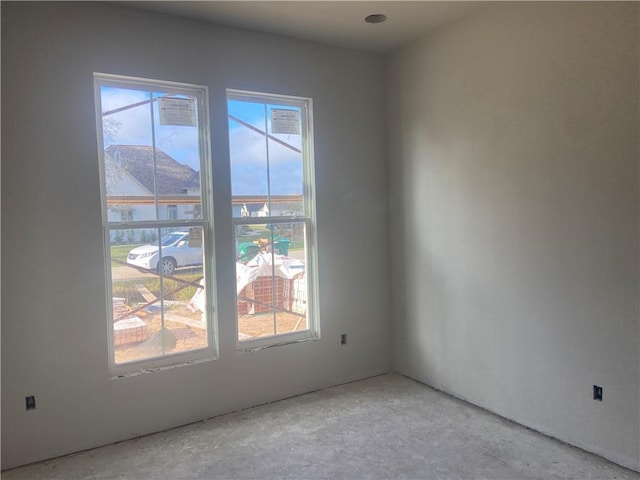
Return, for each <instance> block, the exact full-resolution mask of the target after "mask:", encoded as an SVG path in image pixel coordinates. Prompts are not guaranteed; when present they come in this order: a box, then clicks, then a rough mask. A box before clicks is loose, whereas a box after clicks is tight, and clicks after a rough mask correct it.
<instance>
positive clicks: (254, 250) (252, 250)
mask: <svg viewBox="0 0 640 480" xmlns="http://www.w3.org/2000/svg"><path fill="white" fill-rule="evenodd" d="M258 250H259V248H258V246H257V245H256V244H255V243H253V242H242V243H240V244H239V245H238V249H237V257H238V260H240V261H241V262H248V261H249V260H251V259H253V257H255V256H256V255H257V254H258Z"/></svg>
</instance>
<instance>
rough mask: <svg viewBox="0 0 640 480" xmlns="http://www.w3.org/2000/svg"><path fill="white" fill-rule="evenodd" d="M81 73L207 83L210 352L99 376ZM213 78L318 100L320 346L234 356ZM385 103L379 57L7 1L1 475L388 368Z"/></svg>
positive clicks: (96, 261)
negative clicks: (156, 367) (184, 363)
mask: <svg viewBox="0 0 640 480" xmlns="http://www.w3.org/2000/svg"><path fill="white" fill-rule="evenodd" d="M93 72H105V73H114V74H123V75H132V76H141V77H148V78H157V79H163V80H172V81H178V82H188V83H195V84H201V85H207V86H208V87H209V93H210V100H211V112H212V113H211V123H212V149H213V157H214V166H213V178H214V180H213V181H214V190H215V194H214V196H215V202H216V204H215V215H216V224H215V231H216V238H215V240H216V253H217V255H218V264H217V280H218V299H219V303H218V305H217V308H218V314H219V320H220V324H219V334H220V359H219V360H216V361H213V362H207V363H202V364H198V365H192V366H188V367H181V368H176V369H172V370H165V371H161V372H155V373H149V374H143V375H139V376H136V377H132V378H126V379H120V380H109V378H108V372H107V355H108V354H107V322H106V320H105V318H104V317H105V314H104V312H105V311H106V304H105V294H104V292H105V273H104V264H103V259H102V237H101V223H100V196H99V179H98V160H97V147H96V132H95V109H94V99H93V77H92V74H93ZM225 88H235V89H247V90H254V91H263V92H270V93H282V94H291V95H299V96H308V97H312V98H313V100H314V124H315V145H316V149H315V158H316V177H317V192H316V193H317V218H318V225H319V231H318V257H319V277H320V285H319V287H320V312H321V332H322V339H321V340H319V341H317V342H306V343H302V344H294V345H288V346H283V347H278V348H271V349H266V350H262V351H259V352H254V353H251V354H244V355H238V354H236V351H235V325H234V319H233V318H234V302H233V299H234V289H235V277H234V275H233V262H234V246H233V242H232V230H231V197H230V185H229V178H230V173H229V167H228V163H227V158H228V143H227V130H226V124H227V120H226V110H225V108H226V107H225ZM384 102H385V99H384V64H383V59H382V58H381V57H380V56H377V55H373V54H364V53H358V52H355V51H351V50H345V49H338V48H333V47H325V46H321V45H318V44H312V43H305V42H300V41H295V40H291V39H287V38H284V37H277V36H271V35H264V34H257V33H250V32H246V31H242V30H236V29H231V28H224V27H214V26H211V25H206V24H204V23H199V22H195V21H188V20H182V19H178V18H171V17H168V16H163V15H156V14H152V13H146V12H140V11H136V10H133V9H128V8H125V7H120V6H115V5H107V4H98V3H91V2H88V3H84V2H77V3H76V2H71V3H56V2H52V3H31V2H24V3H22V2H15V3H6V2H3V3H2V107H3V108H2V116H3V131H2V134H3V135H2V140H3V141H2V157H3V166H2V203H3V205H4V207H5V208H4V212H3V217H2V244H3V245H2V246H3V249H2V267H3V268H2V298H3V300H4V304H3V308H2V314H3V319H2V320H3V321H2V467H3V468H8V467H12V466H16V465H20V464H23V463H27V462H31V461H34V460H39V459H43V458H47V457H52V456H55V455H60V454H64V453H68V452H72V451H77V450H81V449H86V448H89V447H93V446H97V445H102V444H106V443H109V442H113V441H116V440H121V439H124V438H128V437H134V436H137V435H141V434H145V433H149V432H153V431H158V430H161V429H165V428H168V427H173V426H176V425H181V424H184V423H187V422H192V421H196V420H198V419H202V418H205V417H209V416H212V415H217V414H220V413H224V412H229V411H232V410H236V409H239V408H243V407H248V406H252V405H256V404H259V403H263V402H267V401H272V400H276V399H279V398H283V397H287V396H290V395H294V394H298V393H301V392H305V391H309V390H313V389H317V388H321V387H325V386H328V385H333V384H337V383H340V382H344V381H348V380H354V379H358V378H362V377H366V376H370V375H374V374H379V373H383V372H387V371H388V370H389V368H390V345H389V335H390V332H389V320H388V317H389V301H388V297H389V293H388V292H389V281H388V268H387V255H386V252H387V251H388V244H387V231H388V228H387V220H386V218H387V175H386V163H385V138H384V137H385V125H384V114H383V113H384ZM341 333H347V334H348V344H347V345H346V346H341V345H340V334H341ZM26 395H35V396H36V401H37V409H36V410H35V411H30V412H26V411H25V407H24V402H25V400H24V398H25V396H26Z"/></svg>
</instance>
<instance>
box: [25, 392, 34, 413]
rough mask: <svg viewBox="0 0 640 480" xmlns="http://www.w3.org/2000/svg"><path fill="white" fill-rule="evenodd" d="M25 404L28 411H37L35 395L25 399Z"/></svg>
mask: <svg viewBox="0 0 640 480" xmlns="http://www.w3.org/2000/svg"><path fill="white" fill-rule="evenodd" d="M24 403H25V405H26V409H27V410H35V409H36V397H35V396H33V395H29V396H28V397H25V398H24Z"/></svg>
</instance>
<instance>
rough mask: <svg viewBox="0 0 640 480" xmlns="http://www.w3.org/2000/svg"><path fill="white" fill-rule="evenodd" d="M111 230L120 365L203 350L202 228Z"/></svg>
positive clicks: (113, 292)
mask: <svg viewBox="0 0 640 480" xmlns="http://www.w3.org/2000/svg"><path fill="white" fill-rule="evenodd" d="M110 233H111V238H112V239H115V238H122V233H124V234H125V235H126V241H125V242H121V243H117V242H116V241H113V240H112V243H111V247H110V254H111V278H112V285H111V287H112V288H111V293H112V302H113V329H114V330H113V341H114V352H115V362H116V364H120V363H127V362H131V361H137V360H144V359H147V358H153V357H158V356H162V355H166V354H172V353H179V352H187V351H190V350H196V349H202V348H205V347H206V346H207V319H206V310H207V309H206V295H205V293H204V286H205V285H204V280H203V278H204V275H203V249H202V245H203V236H202V235H203V231H202V228H201V227H191V228H188V229H175V228H155V229H153V228H148V229H147V228H145V229H142V228H138V229H128V230H125V231H121V230H115V229H114V230H111V232H110ZM160 252H161V254H160Z"/></svg>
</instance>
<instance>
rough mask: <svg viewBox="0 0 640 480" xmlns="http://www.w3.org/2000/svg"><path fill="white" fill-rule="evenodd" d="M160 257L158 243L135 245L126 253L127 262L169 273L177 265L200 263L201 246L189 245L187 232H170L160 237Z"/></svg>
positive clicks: (165, 273)
mask: <svg viewBox="0 0 640 480" xmlns="http://www.w3.org/2000/svg"><path fill="white" fill-rule="evenodd" d="M160 245H161V246H162V258H160V247H159V246H158V244H149V245H143V246H141V247H136V248H134V249H133V250H131V251H130V252H129V255H127V263H129V264H131V265H135V266H136V267H142V268H147V269H150V270H158V272H160V273H162V274H163V275H171V274H172V273H173V272H174V270H175V269H176V268H178V267H186V266H188V265H202V246H201V245H198V246H190V245H189V232H172V233H169V234H167V235H165V236H164V237H162V238H161V239H160Z"/></svg>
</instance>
